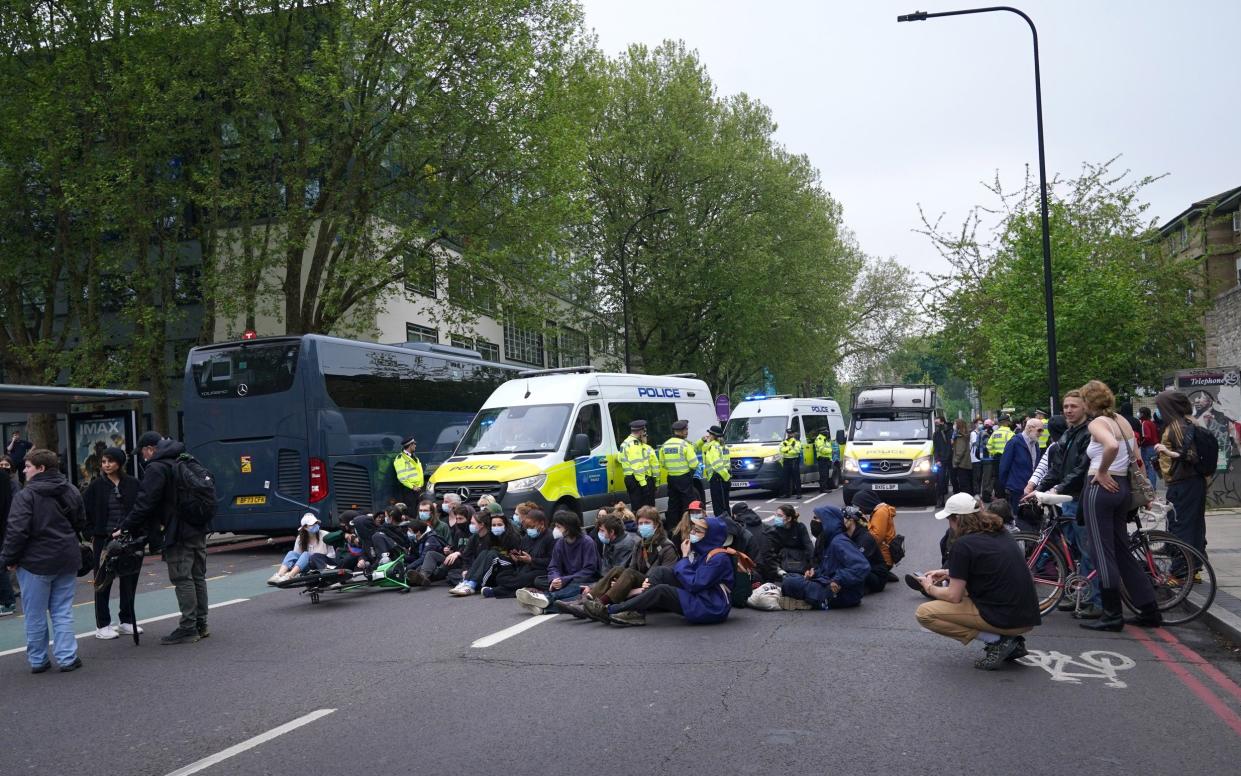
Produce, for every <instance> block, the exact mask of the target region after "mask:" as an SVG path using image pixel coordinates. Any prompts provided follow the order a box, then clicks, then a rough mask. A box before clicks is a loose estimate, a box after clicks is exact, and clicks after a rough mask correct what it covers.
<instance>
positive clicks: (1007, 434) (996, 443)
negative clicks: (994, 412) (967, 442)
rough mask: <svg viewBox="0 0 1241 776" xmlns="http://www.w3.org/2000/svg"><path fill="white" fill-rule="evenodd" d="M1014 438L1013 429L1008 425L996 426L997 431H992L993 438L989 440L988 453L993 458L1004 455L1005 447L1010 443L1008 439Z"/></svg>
mask: <svg viewBox="0 0 1241 776" xmlns="http://www.w3.org/2000/svg"><path fill="white" fill-rule="evenodd" d="M1012 438H1013V430H1012V429H1011V428H1009V427H1008V426H996V427H995V431H992V432H991V438H990V439H988V440H987V454H988V455H990V456H991V457H992V458H999V457H1000V456H1001V455H1004V448H1005V447H1006V446H1007V445H1008V440H1010V439H1012Z"/></svg>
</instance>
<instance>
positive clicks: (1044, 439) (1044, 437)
mask: <svg viewBox="0 0 1241 776" xmlns="http://www.w3.org/2000/svg"><path fill="white" fill-rule="evenodd" d="M1049 444H1051V432H1050V431H1048V430H1047V427H1046V426H1043V431H1042V433H1040V434H1039V435H1038V449H1040V450H1046V449H1047V445H1049Z"/></svg>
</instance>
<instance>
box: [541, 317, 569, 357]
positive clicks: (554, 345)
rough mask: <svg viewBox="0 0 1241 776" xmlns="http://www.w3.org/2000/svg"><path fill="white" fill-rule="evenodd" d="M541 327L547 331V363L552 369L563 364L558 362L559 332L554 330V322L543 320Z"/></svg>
mask: <svg viewBox="0 0 1241 776" xmlns="http://www.w3.org/2000/svg"><path fill="white" fill-rule="evenodd" d="M543 329H544V331H546V332H547V365H548V366H549V367H551V368H553V369H554V368H556V367H558V366H564V364H561V363H560V334H559V332H557V331H556V322H555V321H544V322H543Z"/></svg>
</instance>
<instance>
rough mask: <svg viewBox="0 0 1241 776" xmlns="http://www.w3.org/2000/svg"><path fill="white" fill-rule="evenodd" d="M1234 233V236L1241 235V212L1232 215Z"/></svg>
mask: <svg viewBox="0 0 1241 776" xmlns="http://www.w3.org/2000/svg"><path fill="white" fill-rule="evenodd" d="M1232 231H1233V233H1234V234H1241V210H1238V211H1237V212H1235V213H1233V214H1232Z"/></svg>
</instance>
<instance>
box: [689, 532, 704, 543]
mask: <svg viewBox="0 0 1241 776" xmlns="http://www.w3.org/2000/svg"><path fill="white" fill-rule="evenodd" d="M700 541H702V537H701V536H699V535H698V534H696V533H692V534H690V535H689V543H690V544H697V543H698V542H700Z"/></svg>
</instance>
